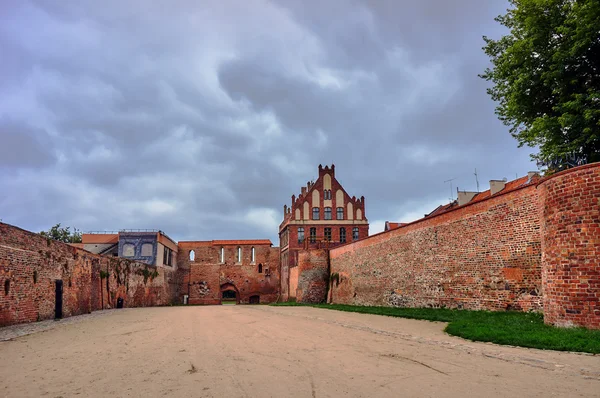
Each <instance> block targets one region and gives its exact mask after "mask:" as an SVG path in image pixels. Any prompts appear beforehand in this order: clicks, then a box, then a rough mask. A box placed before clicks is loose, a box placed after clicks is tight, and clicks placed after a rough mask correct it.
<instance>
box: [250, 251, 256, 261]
mask: <svg viewBox="0 0 600 398" xmlns="http://www.w3.org/2000/svg"><path fill="white" fill-rule="evenodd" d="M250 256H251V262H252V263H253V262H254V260H255V259H254V248H252V249H251V250H250Z"/></svg>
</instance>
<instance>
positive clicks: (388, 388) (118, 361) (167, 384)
mask: <svg viewBox="0 0 600 398" xmlns="http://www.w3.org/2000/svg"><path fill="white" fill-rule="evenodd" d="M97 314H99V315H97ZM36 325H39V326H35V325H33V326H32V325H29V326H27V327H20V329H19V328H14V327H13V328H5V329H0V340H1V338H2V337H4V338H5V339H6V338H11V336H12V337H13V338H12V339H11V340H7V341H1V342H0V358H2V360H1V361H0V396H5V397H38V396H47V397H72V396H77V395H80V396H85V397H91V396H94V397H100V396H113V397H127V396H130V397H158V396H169V397H228V398H231V397H342V396H349V397H411V396H420V397H426V396H436V397H444V396H457V397H458V396H463V397H464V396H512V397H515V396H521V397H534V396H562V397H567V396H568V397H577V396H587V397H591V396H596V397H598V396H600V356H590V355H581V354H573V353H560V352H551V351H541V350H529V349H522V348H513V347H502V346H496V345H493V344H483V343H473V342H470V341H466V340H462V339H459V338H455V337H450V336H447V335H445V334H444V333H443V332H442V330H443V328H444V324H443V323H433V322H426V321H413V320H407V319H399V318H388V317H382V316H376V315H362V314H354V313H344V312H337V311H330V310H321V309H315V308H294V307H268V306H213V307H173V308H145V309H124V310H114V311H104V312H101V313H95V314H92V315H91V316H87V317H81V318H80V317H78V319H77V320H69V321H67V322H64V321H61V322H54V323H52V322H49V323H48V322H46V323H41V324H36ZM27 328H29V329H27ZM36 328H38V329H39V331H36ZM24 329H26V331H25V332H23V330H24ZM19 330H20V332H19ZM24 333H30V334H28V335H25V336H21V337H15V336H18V335H19V334H24Z"/></svg>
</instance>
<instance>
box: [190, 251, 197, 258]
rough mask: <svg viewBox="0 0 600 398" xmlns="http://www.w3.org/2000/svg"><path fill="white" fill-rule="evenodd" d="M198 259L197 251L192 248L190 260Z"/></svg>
mask: <svg viewBox="0 0 600 398" xmlns="http://www.w3.org/2000/svg"><path fill="white" fill-rule="evenodd" d="M195 259H196V252H195V251H193V250H190V261H194V260H195Z"/></svg>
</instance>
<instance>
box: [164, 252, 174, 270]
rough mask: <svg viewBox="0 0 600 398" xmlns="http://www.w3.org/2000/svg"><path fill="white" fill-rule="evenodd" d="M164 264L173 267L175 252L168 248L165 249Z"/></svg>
mask: <svg viewBox="0 0 600 398" xmlns="http://www.w3.org/2000/svg"><path fill="white" fill-rule="evenodd" d="M163 264H164V265H168V266H169V267H170V266H172V265H173V250H171V249H169V248H168V247H165V250H164V255H163Z"/></svg>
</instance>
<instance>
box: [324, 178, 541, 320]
mask: <svg viewBox="0 0 600 398" xmlns="http://www.w3.org/2000/svg"><path fill="white" fill-rule="evenodd" d="M539 228H540V220H539V211H538V196H537V192H536V188H535V186H533V185H528V186H525V187H523V188H520V189H516V190H513V191H509V192H507V193H505V194H502V193H500V194H497V195H495V196H494V197H492V198H489V199H487V200H483V201H480V202H476V203H472V204H467V205H465V206H462V207H459V208H457V209H456V210H453V211H449V212H447V213H443V214H441V215H438V216H435V217H431V218H426V219H422V220H419V221H416V222H414V223H411V224H408V225H407V226H404V227H402V228H399V229H396V230H392V231H389V232H385V233H381V234H378V235H374V236H372V237H369V238H367V239H364V240H360V241H358V242H355V243H353V244H349V245H346V246H341V247H338V248H334V249H332V250H331V253H330V261H331V273H332V275H336V281H335V283H333V284H332V286H331V290H332V291H331V300H332V301H333V302H334V303H344V304H357V305H382V306H398V307H450V308H468V309H476V310H506V309H515V310H523V311H528V310H534V311H541V309H542V306H541V243H540V232H539Z"/></svg>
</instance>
